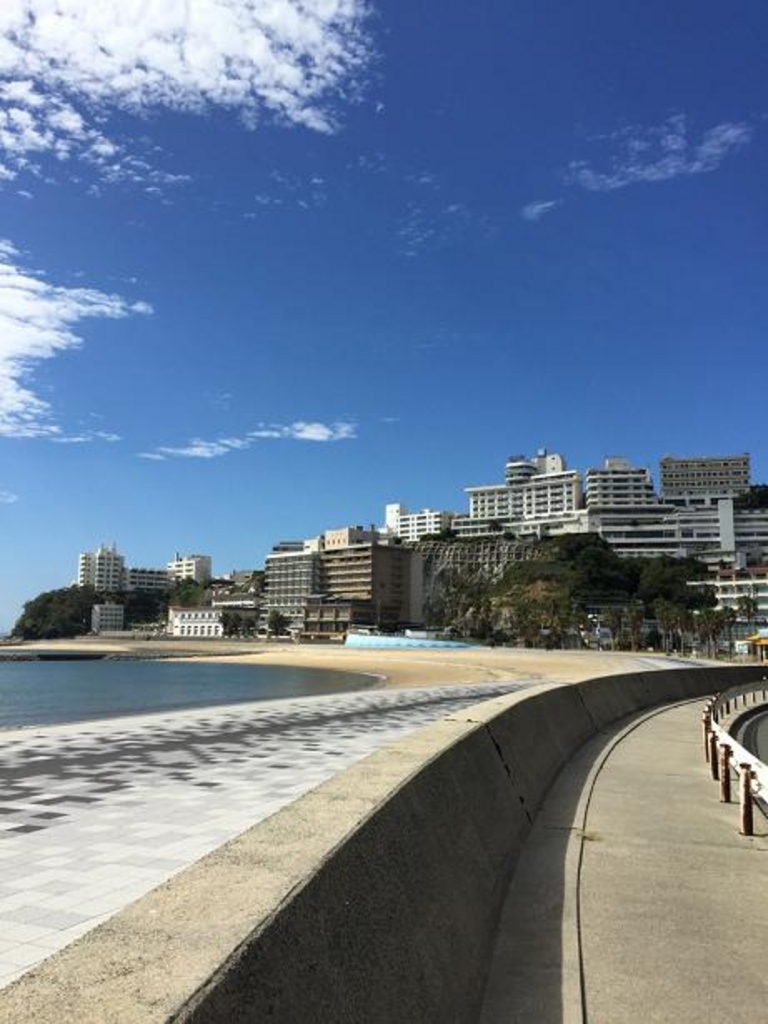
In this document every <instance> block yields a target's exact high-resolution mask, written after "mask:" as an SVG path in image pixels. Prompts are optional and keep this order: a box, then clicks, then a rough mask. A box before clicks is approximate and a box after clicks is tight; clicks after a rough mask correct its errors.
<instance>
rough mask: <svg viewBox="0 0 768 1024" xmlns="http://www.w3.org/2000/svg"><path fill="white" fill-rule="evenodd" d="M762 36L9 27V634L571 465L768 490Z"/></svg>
mask: <svg viewBox="0 0 768 1024" xmlns="http://www.w3.org/2000/svg"><path fill="white" fill-rule="evenodd" d="M767 36H768V15H766V13H765V9H764V5H762V4H761V3H758V2H757V0H755V2H744V3H739V4H737V6H736V7H735V8H733V7H732V8H729V9H728V10H726V9H725V8H724V7H723V6H722V4H715V3H713V2H709V0H705V2H699V3H696V4H693V3H682V4H672V5H670V4H668V3H661V2H656V0H652V2H648V0H644V2H642V3H640V2H627V3H622V4H616V3H615V2H610V3H609V2H607V0H598V2H595V3H593V4H590V5H589V7H588V9H585V8H583V7H578V6H576V7H574V5H572V4H567V3H564V2H555V3H551V4H535V3H521V4H510V3H509V2H507V0H486V2H485V3H483V4H481V5H467V4H462V5H458V4H457V5H445V4H438V3H435V2H433V0H423V2H421V3H418V4H403V3H394V2H392V0H379V2H377V3H371V4H367V3H363V2H361V0H304V2H303V3H302V4H298V3H297V2H295V0H269V2H267V0H256V2H254V3H250V4H244V3H242V2H236V0H191V2H190V3H188V4H185V3H182V2H181V0H178V2H173V0H145V2H139V0H136V2H133V3H131V2H128V0H88V2H87V3H86V0H55V2H54V0H5V2H4V3H3V5H2V8H0V239H4V241H3V242H2V243H1V244H0V524H1V527H2V534H1V536H2V540H1V541H0V552H1V553H2V559H1V560H0V626H5V627H6V628H7V627H9V626H10V625H11V624H12V622H13V620H14V618H15V616H16V614H17V613H18V610H19V607H20V605H21V603H22V602H23V601H24V600H25V599H27V598H29V597H31V596H33V595H34V594H36V593H37V592H39V591H40V590H43V589H49V588H52V587H56V586H62V585H66V584H67V583H69V582H70V581H71V579H72V577H73V575H74V573H75V570H76V562H77V554H78V552H79V551H81V550H86V549H91V548H93V547H95V546H96V545H97V544H98V543H100V542H102V541H108V542H111V541H113V540H114V541H116V542H117V544H118V547H119V548H120V550H121V551H123V552H124V553H125V555H126V557H127V559H128V561H129V563H130V564H135V565H162V564H164V563H165V562H166V561H167V560H168V558H169V557H171V556H172V555H173V553H174V552H175V551H176V550H184V551H190V550H194V551H204V552H209V553H211V554H212V555H213V557H214V564H215V567H216V568H217V569H218V570H219V571H226V570H228V569H231V568H233V567H245V566H253V565H257V564H260V563H261V562H262V561H263V557H264V555H265V554H266V552H267V550H268V549H269V547H270V546H271V544H272V543H274V542H275V541H276V540H279V539H282V538H288V537H296V536H298V537H303V536H309V535H312V534H314V533H317V532H319V531H320V530H322V529H324V528H328V527H333V526H338V525H343V524H347V523H352V522H361V523H367V522H373V521H377V522H378V521H380V520H381V519H382V516H383V505H384V504H385V503H386V502H387V501H398V500H399V501H403V502H405V503H406V504H408V505H411V506H413V507H421V506H424V505H430V506H432V507H441V508H443V507H444V508H457V509H463V508H465V499H464V495H463V492H462V488H463V487H464V486H465V485H468V484H471V483H486V482H494V481H496V480H498V479H500V478H501V474H502V472H503V464H504V460H505V459H506V457H507V455H509V454H510V453H512V452H529V453H530V452H532V451H534V450H535V449H536V448H537V447H539V446H542V445H546V446H548V447H549V448H550V449H551V450H557V451H562V452H564V453H565V454H566V456H567V457H568V459H569V462H570V464H571V465H573V466H575V467H579V468H586V467H587V466H588V465H592V464H595V463H597V462H599V461H600V460H601V459H602V458H603V456H604V455H606V454H626V455H628V456H629V457H630V458H632V459H633V460H634V461H635V462H637V463H639V464H648V465H651V467H652V468H654V469H655V467H656V463H657V460H658V458H659V456H660V455H662V454H665V453H674V454H680V455H684V454H707V453H721V452H722V453H730V452H741V451H751V452H752V455H753V465H754V475H755V477H756V478H757V479H759V480H763V479H766V478H768V466H767V465H766V454H765V451H764V448H765V445H764V441H763V439H764V436H765V432H764V410H763V408H762V406H763V403H762V402H761V401H760V399H759V390H758V387H759V384H758V382H759V381H760V380H761V379H762V376H763V375H764V371H765V368H766V355H765V343H764V333H765V327H766V287H765V271H766V241H767V239H768V231H767V230H766V228H767V227H768V225H767V223H766V221H767V220H768V216H767V215H768V206H767V203H766V189H765V180H766V154H767V153H768V121H767V120H766V114H768V86H766V80H765V74H764V54H765V52H766V43H767V42H768V39H767V38H766V37H767Z"/></svg>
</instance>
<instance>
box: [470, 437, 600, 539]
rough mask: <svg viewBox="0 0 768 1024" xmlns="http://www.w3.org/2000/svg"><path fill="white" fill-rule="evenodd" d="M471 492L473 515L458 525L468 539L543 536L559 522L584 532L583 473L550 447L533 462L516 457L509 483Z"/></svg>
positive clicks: (508, 467)
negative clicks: (500, 535) (546, 528)
mask: <svg viewBox="0 0 768 1024" xmlns="http://www.w3.org/2000/svg"><path fill="white" fill-rule="evenodd" d="M465 490H466V493H467V496H468V498H469V516H460V517H457V518H456V519H455V521H454V529H455V530H456V532H457V533H458V534H460V535H461V536H463V537H472V536H484V535H487V534H489V533H493V532H495V531H498V530H499V529H504V530H511V531H512V532H515V533H532V532H533V533H537V532H539V528H540V527H541V526H543V525H544V524H546V523H547V522H549V521H554V520H558V519H560V520H563V519H568V520H569V522H570V525H569V529H580V528H582V527H580V526H579V522H580V516H579V511H580V509H581V508H582V505H583V493H582V490H583V489H582V483H581V474H580V473H579V472H578V471H577V470H569V469H568V467H567V465H566V461H565V459H564V457H563V456H562V455H560V454H558V453H557V452H548V451H547V450H546V448H541V449H539V451H538V452H537V453H536V455H535V456H533V458H530V459H529V458H526V457H525V456H523V455H512V456H510V458H509V459H508V460H507V464H506V468H505V482H504V483H503V484H490V485H486V486H482V487H467V488H465Z"/></svg>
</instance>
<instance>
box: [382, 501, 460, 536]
mask: <svg viewBox="0 0 768 1024" xmlns="http://www.w3.org/2000/svg"><path fill="white" fill-rule="evenodd" d="M455 515H456V513H455V512H441V511H438V510H437V509H433V508H423V509H421V510H420V511H418V512H409V511H408V509H407V508H406V507H405V505H398V504H392V505H387V506H386V508H385V515H384V530H383V531H382V532H384V533H389V534H392V535H394V536H395V537H399V538H400V539H401V540H404V541H406V542H409V543H415V542H416V541H417V540H421V538H422V537H427V536H429V535H430V534H434V533H440V532H441V531H442V530H449V529H450V528H451V524H452V523H453V520H454V518H455Z"/></svg>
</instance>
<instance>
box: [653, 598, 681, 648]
mask: <svg viewBox="0 0 768 1024" xmlns="http://www.w3.org/2000/svg"><path fill="white" fill-rule="evenodd" d="M653 612H654V615H655V616H656V621H657V622H658V624H659V629H660V630H661V638H662V643H663V645H664V653H665V654H669V649H670V644H669V641H670V634H671V633H672V630H673V629H674V628H675V625H676V623H677V613H678V608H677V605H674V604H672V602H671V601H666V600H664V598H660V599H659V600H658V601H657V602H656V603H655V604H654V606H653Z"/></svg>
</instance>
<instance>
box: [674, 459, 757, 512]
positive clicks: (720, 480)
mask: <svg viewBox="0 0 768 1024" xmlns="http://www.w3.org/2000/svg"><path fill="white" fill-rule="evenodd" d="M659 465H660V468H661V495H662V497H663V499H664V500H665V501H669V500H676V501H680V500H683V501H685V500H687V501H690V502H691V503H694V504H697V503H701V502H702V501H716V500H717V499H719V498H733V497H735V496H736V495H737V494H743V493H744V491H747V490H749V487H750V483H751V479H752V478H751V470H750V458H749V455H748V454H746V453H745V454H743V455H699V456H695V457H692V458H687V459H679V458H676V457H675V456H673V455H665V456H664V457H663V458H662V459H661V460H660V463H659ZM697 499H698V501H697Z"/></svg>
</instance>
